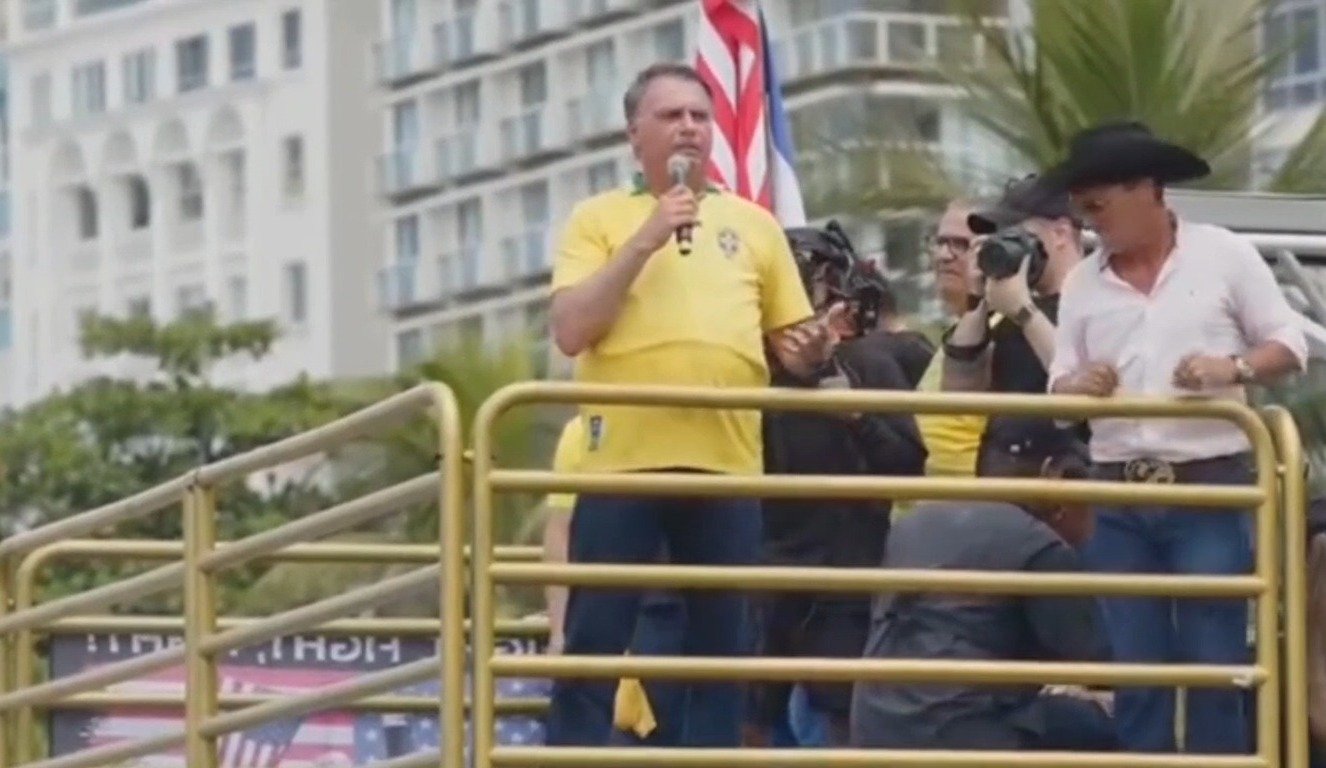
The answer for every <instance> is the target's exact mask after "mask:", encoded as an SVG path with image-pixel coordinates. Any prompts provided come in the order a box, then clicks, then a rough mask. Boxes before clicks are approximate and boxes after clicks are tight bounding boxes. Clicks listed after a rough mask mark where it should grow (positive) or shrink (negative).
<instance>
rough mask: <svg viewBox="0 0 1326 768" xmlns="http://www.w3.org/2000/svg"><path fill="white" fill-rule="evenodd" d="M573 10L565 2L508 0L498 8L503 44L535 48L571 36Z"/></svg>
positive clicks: (563, 0) (562, 0)
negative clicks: (545, 42) (552, 39)
mask: <svg viewBox="0 0 1326 768" xmlns="http://www.w3.org/2000/svg"><path fill="white" fill-rule="evenodd" d="M570 10H571V9H570V7H569V6H568V4H567V3H566V2H565V0H561V2H548V0H504V1H503V2H502V4H501V5H500V6H499V8H498V25H499V27H500V28H501V30H502V43H503V45H506V46H513V45H514V46H522V45H531V44H533V43H537V42H542V41H544V40H547V39H549V38H552V37H556V36H558V35H562V34H566V33H569V32H570V31H571V26H572V23H571V15H570V13H569V11H570Z"/></svg>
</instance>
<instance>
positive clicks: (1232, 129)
mask: <svg viewBox="0 0 1326 768" xmlns="http://www.w3.org/2000/svg"><path fill="white" fill-rule="evenodd" d="M969 2H970V0H959V2H958V5H959V6H960V7H961V9H962V10H963V12H964V14H965V16H966V18H967V23H968V25H969V26H970V28H971V29H972V31H973V33H974V34H976V35H978V36H980V37H981V38H982V39H983V40H984V43H985V50H986V52H987V56H986V59H987V60H986V62H985V63H986V66H985V67H983V68H981V69H974V68H958V67H952V66H946V65H943V64H941V65H940V72H941V75H942V76H943V77H944V78H945V79H946V80H947V81H948V82H949V83H951V84H953V85H955V86H957V87H959V88H960V89H961V90H962V91H963V93H964V95H965V96H966V99H965V107H966V110H967V112H968V113H969V114H970V116H971V118H972V119H973V120H975V121H976V122H977V123H978V124H979V125H981V126H982V127H983V128H984V129H986V130H987V131H988V132H989V133H990V134H991V135H993V136H994V137H995V138H996V139H997V140H998V141H999V142H1000V143H1002V144H1004V145H1006V146H1007V147H1008V148H1009V149H1010V150H1012V151H1013V152H1014V153H1015V155H1016V156H1017V157H1018V158H1019V159H1020V160H1022V161H1023V162H1025V164H1026V166H1027V167H1028V169H1029V170H1030V169H1037V168H1041V169H1043V168H1045V167H1047V166H1049V165H1051V164H1053V163H1055V162H1056V161H1058V160H1059V159H1060V158H1061V157H1063V156H1064V155H1065V154H1066V153H1067V146H1068V141H1069V140H1070V139H1071V137H1072V136H1073V134H1075V133H1076V132H1078V131H1080V130H1082V129H1084V128H1087V127H1089V126H1092V125H1095V124H1098V123H1100V122H1103V121H1107V120H1116V119H1139V120H1142V121H1144V122H1145V123H1147V125H1149V126H1150V127H1151V128H1152V130H1154V131H1155V132H1156V133H1157V134H1159V135H1160V136H1162V137H1164V138H1166V139H1168V140H1170V141H1174V142H1177V143H1179V144H1181V145H1182V146H1185V147H1187V148H1189V149H1191V150H1193V151H1194V152H1196V153H1197V154H1199V155H1201V156H1202V157H1204V158H1206V159H1207V160H1208V161H1209V162H1210V163H1211V165H1212V168H1213V172H1212V174H1211V175H1210V176H1209V177H1207V178H1205V179H1202V180H1200V181H1199V182H1197V184H1199V185H1201V186H1203V187H1206V188H1213V189H1248V188H1250V187H1252V186H1253V182H1254V181H1255V179H1254V178H1253V177H1254V174H1253V163H1252V160H1253V154H1254V152H1253V148H1254V146H1255V145H1256V142H1257V140H1258V139H1260V138H1262V137H1263V136H1264V135H1265V134H1266V132H1267V131H1268V130H1270V128H1271V125H1270V123H1269V121H1268V120H1267V119H1266V117H1265V116H1264V114H1263V113H1262V111H1261V109H1260V107H1259V105H1260V102H1261V97H1262V93H1263V90H1264V86H1265V84H1266V82H1267V81H1268V79H1269V78H1270V77H1271V76H1272V75H1273V74H1274V73H1275V72H1276V70H1277V68H1278V67H1279V66H1281V64H1282V63H1283V62H1284V61H1285V58H1286V57H1287V56H1288V55H1289V54H1290V53H1291V52H1292V51H1291V49H1290V48H1286V49H1284V50H1270V51H1268V50H1264V49H1263V47H1262V46H1261V45H1259V43H1258V39H1257V38H1258V34H1257V33H1258V30H1259V29H1260V22H1261V21H1262V19H1263V18H1264V16H1265V14H1266V13H1267V11H1268V9H1269V6H1270V5H1271V2H1270V0H1029V2H1030V7H1031V14H1032V15H1031V21H1030V23H1029V25H1028V26H1027V27H1026V28H1025V29H1021V30H1019V31H1015V32H1013V33H1012V34H1010V33H1009V32H1008V31H1007V30H1006V29H1005V28H1004V27H1002V26H1000V25H996V24H993V23H991V21H990V20H989V18H988V17H982V16H980V15H978V13H977V12H976V11H975V10H973V9H971V8H969V7H967V6H968V3H969ZM1261 186H1263V188H1265V189H1268V190H1274V191H1280V192H1322V191H1326V115H1323V116H1321V117H1319V118H1318V119H1317V120H1316V121H1315V123H1314V124H1313V125H1312V127H1311V128H1310V129H1309V130H1308V132H1307V133H1306V135H1305V136H1304V137H1303V138H1302V139H1301V140H1300V142H1299V143H1298V144H1297V145H1296V146H1295V147H1294V149H1293V150H1292V151H1291V152H1289V153H1288V156H1287V157H1286V158H1285V160H1284V161H1283V162H1282V163H1281V164H1280V166H1279V167H1278V168H1276V169H1274V172H1273V173H1271V174H1269V180H1268V181H1266V182H1264V183H1263V184H1262V185H1261Z"/></svg>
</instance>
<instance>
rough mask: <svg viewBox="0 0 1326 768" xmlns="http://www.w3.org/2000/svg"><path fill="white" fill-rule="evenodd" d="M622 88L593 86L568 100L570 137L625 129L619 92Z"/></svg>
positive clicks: (584, 138) (579, 138) (598, 136)
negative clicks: (589, 90) (591, 88)
mask: <svg viewBox="0 0 1326 768" xmlns="http://www.w3.org/2000/svg"><path fill="white" fill-rule="evenodd" d="M621 90H622V89H621V88H616V87H604V88H594V89H593V91H592V92H591V93H589V94H586V95H584V96H577V97H575V98H573V99H570V100H568V101H567V102H566V132H567V137H568V138H569V139H570V140H571V141H591V140H594V139H601V138H607V137H609V136H614V135H617V134H620V133H621V132H622V131H625V130H626V117H625V115H623V114H622V108H621V103H620V100H619V99H618V98H617V97H616V94H618V93H620V92H621Z"/></svg>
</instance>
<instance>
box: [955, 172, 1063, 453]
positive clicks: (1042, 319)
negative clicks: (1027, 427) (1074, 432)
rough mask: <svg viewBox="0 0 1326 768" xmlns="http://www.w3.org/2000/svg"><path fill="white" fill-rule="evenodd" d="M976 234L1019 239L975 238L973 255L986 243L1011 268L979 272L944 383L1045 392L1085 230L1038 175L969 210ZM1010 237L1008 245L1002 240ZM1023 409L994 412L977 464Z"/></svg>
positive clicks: (958, 387) (1014, 424)
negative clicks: (1012, 413) (1064, 297)
mask: <svg viewBox="0 0 1326 768" xmlns="http://www.w3.org/2000/svg"><path fill="white" fill-rule="evenodd" d="M967 222H968V226H970V227H971V230H972V232H974V233H976V234H977V235H978V236H981V237H987V236H990V235H994V234H996V233H1000V234H1001V235H1009V234H1017V235H1018V236H1019V237H1020V239H1016V240H1006V239H1004V238H1002V237H1001V238H1000V239H999V241H998V242H990V241H988V240H987V241H986V242H984V243H980V244H978V245H977V246H976V247H977V248H978V255H977V261H978V262H980V261H981V260H982V259H981V257H982V255H983V254H984V253H985V251H986V249H1000V252H1002V253H1006V254H1008V256H1010V257H1011V256H1018V257H1019V258H1020V266H1019V267H1018V268H1017V269H1016V271H1013V270H1012V267H1009V270H1010V271H1013V273H1012V274H1011V275H1005V276H1002V277H999V276H990V275H980V276H978V277H977V279H975V280H974V281H973V288H974V289H975V291H974V293H975V295H973V296H972V297H971V302H972V303H971V305H970V308H969V310H968V311H967V312H966V313H965V314H964V315H963V316H962V319H961V320H959V321H958V323H957V325H956V326H955V327H954V328H953V330H952V331H951V332H950V333H949V334H948V336H947V338H946V339H945V344H944V353H945V357H944V377H943V386H944V389H946V390H951V391H952V390H956V391H968V392H971V391H976V392H985V391H990V392H1011V393H1023V394H1034V393H1043V392H1044V391H1045V385H1046V371H1047V369H1048V368H1049V365H1050V360H1051V359H1052V358H1053V357H1054V328H1055V325H1054V324H1055V322H1056V318H1057V317H1058V313H1059V291H1060V289H1061V287H1062V286H1063V281H1064V278H1066V277H1067V276H1068V273H1069V272H1070V271H1072V269H1073V268H1074V267H1076V266H1077V265H1078V263H1079V262H1080V261H1082V230H1081V226H1080V225H1079V223H1078V222H1077V220H1076V219H1075V218H1074V217H1073V215H1072V212H1071V206H1070V204H1069V200H1068V194H1067V192H1064V191H1062V190H1059V189H1055V188H1052V187H1048V186H1046V185H1045V184H1044V183H1043V182H1042V180H1041V179H1039V178H1037V177H1036V176H1034V175H1033V176H1028V177H1026V178H1023V179H1020V180H1016V181H1011V182H1010V183H1009V184H1008V186H1007V188H1006V189H1005V191H1004V195H1003V196H1002V197H1001V198H1000V199H999V200H998V201H996V202H995V203H993V204H991V205H988V206H985V207H983V208H978V209H977V210H976V211H975V212H973V213H972V214H971V215H970V216H968V218H967ZM1005 242H1007V243H1008V244H1009V245H1002V244H1003V243H1005ZM1027 420H1028V419H1027V418H1026V417H1009V416H995V417H992V418H991V419H990V421H989V423H988V424H987V426H986V429H985V432H984V434H983V436H982V442H981V445H982V447H981V451H980V453H978V459H977V462H978V467H979V463H980V461H981V458H980V456H981V455H983V454H984V453H985V452H986V450H988V446H989V445H990V444H991V443H992V442H994V443H998V442H1000V441H1001V440H1003V439H1004V438H1003V437H1001V436H1000V433H1001V432H1004V431H1010V430H1011V431H1014V432H1015V431H1016V430H1018V429H1019V428H1020V425H1021V424H1022V423H1023V422H1025V421H1027Z"/></svg>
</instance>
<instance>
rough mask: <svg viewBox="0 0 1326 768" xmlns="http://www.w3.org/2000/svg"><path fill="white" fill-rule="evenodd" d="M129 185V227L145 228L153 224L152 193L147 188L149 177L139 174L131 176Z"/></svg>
mask: <svg viewBox="0 0 1326 768" xmlns="http://www.w3.org/2000/svg"><path fill="white" fill-rule="evenodd" d="M127 186H128V192H129V228H130V229H145V228H147V227H148V226H150V225H151V224H152V195H151V193H150V192H149V191H148V188H147V179H144V178H143V177H142V176H138V175H134V176H130V177H129V180H128V182H127Z"/></svg>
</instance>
